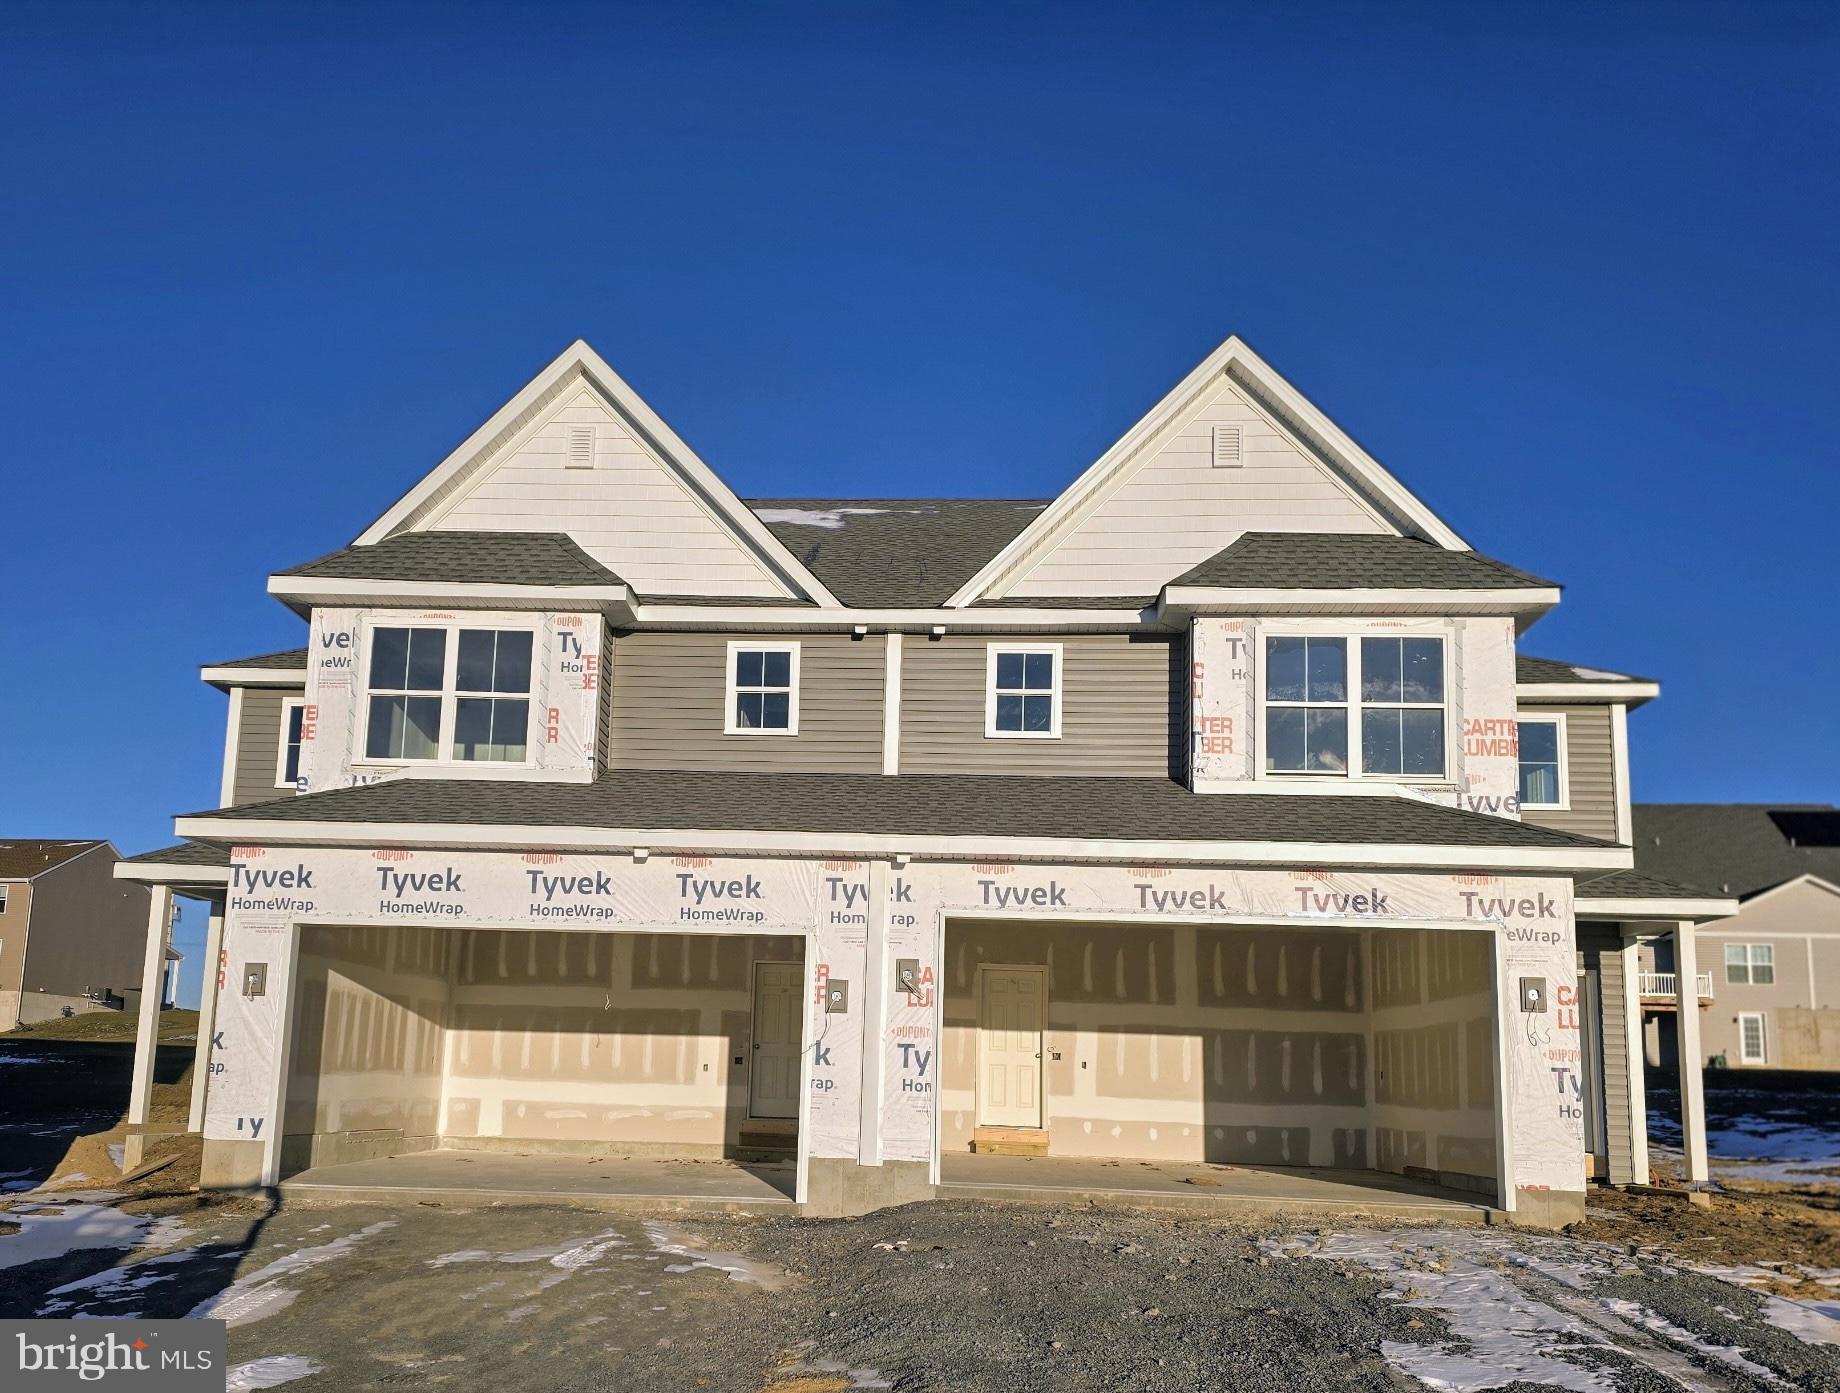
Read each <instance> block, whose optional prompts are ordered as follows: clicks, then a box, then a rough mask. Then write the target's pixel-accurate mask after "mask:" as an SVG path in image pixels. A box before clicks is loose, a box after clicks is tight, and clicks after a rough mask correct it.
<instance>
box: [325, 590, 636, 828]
mask: <svg viewBox="0 0 1840 1393" xmlns="http://www.w3.org/2000/svg"><path fill="white" fill-rule="evenodd" d="M377 626H391V627H402V628H418V627H419V628H456V629H460V628H464V629H495V630H506V629H524V630H529V631H531V633H532V635H533V641H532V644H531V673H530V693H529V696H530V734H529V745H528V749H529V752H530V761H529V764H528V766H523V765H512V764H505V763H485V762H481V763H479V764H478V765H476V766H474V767H476V768H477V769H478V770H479V773H480V775H481V776H482V777H494V778H519V777H523V778H546V779H555V778H558V777H565V778H578V779H580V780H582V781H586V780H587V779H590V778H592V777H593V773H594V750H595V744H596V739H597V733H598V727H599V720H600V691H599V688H600V678H601V670H600V669H601V649H602V633H603V628H604V626H603V624H602V621H601V617H600V615H598V614H564V613H545V614H533V613H529V612H520V611H513V610H505V611H497V612H474V611H470V610H469V611H468V612H467V613H465V614H458V613H454V612H452V611H447V610H400V609H316V610H314V611H313V624H312V628H311V630H310V632H309V634H308V641H307V691H306V709H305V710H304V711H303V712H302V716H301V730H300V790H301V792H303V793H317V792H318V791H320V790H321V789H327V788H348V787H350V786H351V785H353V784H368V783H376V782H378V781H379V780H381V779H389V778H395V777H397V776H398V775H400V774H401V773H402V772H403V771H404V769H405V768H406V767H407V766H404V765H401V764H389V763H377V762H373V761H368V760H366V759H365V758H364V723H365V696H366V692H367V689H368V678H367V675H366V674H367V671H368V668H367V664H368V663H369V659H370V654H369V642H370V632H371V630H372V628H374V627H377ZM431 695H432V693H431ZM506 695H519V694H516V693H508V694H506Z"/></svg>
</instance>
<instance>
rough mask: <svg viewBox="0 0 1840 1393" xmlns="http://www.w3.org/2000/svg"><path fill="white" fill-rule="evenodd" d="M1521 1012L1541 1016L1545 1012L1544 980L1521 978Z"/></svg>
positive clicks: (1540, 978)
mask: <svg viewBox="0 0 1840 1393" xmlns="http://www.w3.org/2000/svg"><path fill="white" fill-rule="evenodd" d="M1521 1010H1523V1011H1531V1012H1533V1013H1535V1014H1541V1015H1543V1014H1544V1013H1545V1011H1546V979H1545V978H1544V977H1523V978H1521Z"/></svg>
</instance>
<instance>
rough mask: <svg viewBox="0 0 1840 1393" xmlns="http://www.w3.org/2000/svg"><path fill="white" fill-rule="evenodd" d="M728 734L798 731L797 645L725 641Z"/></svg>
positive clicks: (725, 723)
mask: <svg viewBox="0 0 1840 1393" xmlns="http://www.w3.org/2000/svg"><path fill="white" fill-rule="evenodd" d="M722 729H723V731H724V733H725V734H728V735H797V734H798V733H799V646H798V644H796V643H731V644H729V645H728V714H727V717H726V719H725V721H724V723H723V727H722Z"/></svg>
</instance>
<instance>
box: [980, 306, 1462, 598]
mask: <svg viewBox="0 0 1840 1393" xmlns="http://www.w3.org/2000/svg"><path fill="white" fill-rule="evenodd" d="M1236 365H1237V366H1238V367H1239V368H1240V369H1241V371H1242V372H1243V373H1244V374H1245V375H1246V376H1247V377H1249V378H1251V379H1252V380H1253V381H1255V382H1256V383H1258V385H1259V387H1260V389H1261V390H1263V391H1265V392H1266V393H1268V394H1269V395H1270V396H1271V397H1272V398H1274V399H1275V400H1276V401H1278V402H1280V403H1281V404H1282V405H1283V406H1284V408H1285V409H1286V410H1287V411H1289V412H1291V413H1292V414H1293V415H1294V416H1296V417H1297V419H1298V420H1300V421H1302V422H1304V424H1306V425H1307V426H1309V428H1310V429H1311V430H1312V431H1314V432H1315V433H1316V434H1317V435H1318V436H1319V437H1321V439H1322V440H1323V441H1324V442H1325V443H1327V444H1328V445H1329V447H1330V448H1331V449H1332V450H1334V451H1335V453H1336V454H1337V455H1339V456H1340V457H1341V461H1342V463H1343V464H1344V465H1345V466H1346V467H1347V469H1348V471H1349V472H1350V473H1351V474H1353V475H1354V476H1355V477H1356V478H1357V479H1359V480H1360V481H1361V482H1362V483H1363V484H1365V485H1367V486H1368V487H1369V488H1371V489H1372V490H1373V492H1374V493H1375V494H1376V495H1377V496H1378V497H1380V498H1383V499H1385V500H1386V502H1387V504H1388V505H1389V506H1390V507H1391V508H1392V509H1393V510H1394V511H1395V512H1396V513H1398V514H1399V515H1400V516H1401V517H1404V518H1406V519H1408V520H1409V521H1411V522H1412V523H1414V524H1416V525H1417V527H1418V528H1419V529H1420V531H1422V532H1423V533H1424V535H1425V536H1426V537H1428V538H1430V539H1431V540H1432V541H1434V542H1436V543H1437V544H1438V545H1439V546H1441V547H1445V548H1447V549H1449V550H1451V551H1468V550H1469V549H1470V547H1469V543H1468V542H1465V541H1464V540H1463V539H1462V538H1461V537H1459V536H1458V535H1457V534H1456V533H1455V532H1454V531H1452V530H1451V528H1450V527H1449V526H1448V525H1447V524H1446V523H1445V522H1444V520H1443V519H1442V518H1440V517H1438V516H1437V514H1436V513H1434V512H1432V511H1431V509H1430V508H1428V507H1426V506H1425V504H1424V503H1423V502H1422V501H1421V500H1420V499H1418V498H1417V497H1416V496H1415V495H1414V494H1413V493H1412V492H1411V491H1410V490H1409V489H1407V488H1406V487H1405V485H1403V484H1401V483H1400V482H1399V480H1397V479H1395V478H1394V477H1393V476H1392V475H1391V474H1390V473H1388V472H1387V470H1386V469H1385V468H1384V467H1383V466H1382V465H1381V464H1380V462H1379V461H1378V460H1376V459H1374V458H1373V456H1371V455H1369V454H1368V453H1367V451H1365V450H1363V449H1362V448H1361V447H1360V446H1359V445H1357V444H1355V442H1354V441H1353V440H1352V439H1350V438H1349V436H1348V435H1347V433H1346V432H1344V431H1343V430H1342V429H1341V428H1340V427H1339V426H1337V425H1336V424H1335V423H1334V422H1333V421H1331V420H1330V419H1329V418H1328V417H1327V416H1325V415H1323V413H1322V412H1321V411H1319V410H1318V409H1317V408H1316V407H1315V406H1314V405H1313V404H1312V403H1311V402H1310V401H1309V400H1308V399H1307V398H1306V397H1305V396H1304V395H1303V394H1302V393H1301V392H1299V391H1298V390H1297V389H1296V388H1295V387H1293V386H1291V384H1290V383H1288V382H1286V381H1285V380H1284V379H1283V378H1282V377H1280V376H1279V375H1278V373H1277V372H1276V371H1275V370H1274V369H1273V368H1272V366H1271V365H1270V364H1269V363H1267V362H1266V361H1265V360H1264V359H1263V358H1261V357H1259V355H1258V354H1256V353H1254V352H1253V351H1252V350H1251V349H1250V348H1249V347H1247V346H1246V344H1245V343H1244V342H1243V341H1242V340H1241V339H1240V337H1239V335H1237V334H1234V335H1231V336H1229V337H1228V339H1227V341H1226V342H1225V343H1223V344H1221V345H1220V347H1218V348H1216V349H1215V350H1214V351H1213V352H1212V353H1210V354H1208V356H1207V357H1206V358H1204V359H1202V360H1201V362H1200V364H1199V365H1198V366H1197V367H1196V368H1195V370H1194V371H1193V372H1191V373H1189V374H1188V376H1186V377H1184V378H1183V379H1182V380H1181V381H1180V382H1178V383H1177V384H1176V385H1175V386H1174V387H1173V388H1171V389H1170V390H1169V391H1168V392H1166V393H1165V394H1164V395H1163V398H1162V399H1161V400H1160V401H1158V402H1157V403H1156V405H1155V406H1153V407H1151V408H1150V410H1149V411H1147V412H1145V413H1144V415H1143V416H1142V417H1140V418H1139V419H1138V421H1137V423H1136V424H1135V425H1133V426H1132V427H1131V429H1130V430H1128V431H1126V432H1125V433H1124V434H1123V435H1122V436H1120V437H1119V438H1118V440H1117V441H1116V442H1115V443H1114V444H1113V445H1112V447H1111V448H1110V449H1108V450H1107V451H1106V452H1105V453H1104V454H1103V455H1101V456H1099V458H1098V459H1097V460H1096V461H1095V462H1094V463H1093V464H1092V465H1091V466H1090V467H1089V468H1088V469H1087V470H1086V471H1085V472H1084V473H1082V474H1081V475H1080V477H1079V478H1077V479H1075V480H1074V481H1073V482H1072V483H1071V484H1069V485H1068V486H1067V487H1066V488H1065V489H1064V490H1062V492H1061V494H1060V496H1059V497H1058V498H1056V499H1055V500H1054V502H1052V503H1050V504H1049V505H1048V506H1047V507H1046V508H1044V509H1042V511H1041V512H1040V513H1039V514H1038V515H1037V516H1036V517H1035V519H1034V521H1032V522H1030V523H1029V525H1028V526H1027V527H1025V528H1023V529H1022V531H1021V532H1020V533H1018V534H1017V535H1016V536H1015V537H1014V538H1012V539H1011V541H1010V543H1009V545H1008V546H1006V547H1004V548H1003V550H1001V551H999V552H998V553H997V554H996V555H995V556H993V557H991V559H990V560H989V561H987V562H986V563H985V564H984V565H983V567H982V568H980V569H979V571H978V573H977V574H976V575H974V576H972V577H971V579H970V580H968V581H966V582H965V583H964V584H963V585H962V586H960V587H959V588H958V590H957V591H956V592H955V593H954V594H953V596H952V597H951V598H950V599H949V600H947V601H946V606H947V608H951V609H957V608H962V607H963V606H966V605H969V604H972V603H973V602H974V601H976V600H979V599H981V598H983V597H984V596H985V595H986V594H987V593H988V592H989V591H990V590H991V588H992V587H993V586H994V585H996V583H997V582H998V581H999V580H1000V579H1002V577H1003V576H1004V575H1005V574H1006V573H1007V572H1008V571H1009V570H1010V568H1011V567H1012V566H1013V565H1014V563H1015V562H1016V561H1018V560H1019V559H1020V558H1021V557H1023V556H1024V555H1026V554H1027V553H1028V552H1029V551H1031V550H1033V549H1034V547H1035V546H1036V544H1037V543H1039V542H1040V541H1042V540H1043V539H1044V538H1045V537H1047V536H1049V535H1050V534H1051V533H1054V532H1056V531H1058V530H1059V529H1060V528H1061V527H1062V526H1063V525H1064V524H1065V523H1067V522H1068V521H1069V520H1070V519H1071V518H1073V517H1075V516H1077V515H1078V514H1079V513H1080V512H1081V510H1082V509H1084V508H1085V507H1086V506H1087V505H1088V504H1089V503H1090V502H1091V500H1092V498H1093V495H1095V494H1096V493H1098V492H1099V491H1100V490H1102V489H1103V488H1105V487H1106V486H1107V485H1108V484H1109V483H1110V482H1111V479H1112V476H1113V475H1114V474H1115V473H1116V472H1117V471H1118V470H1119V469H1120V468H1121V467H1122V466H1124V465H1126V464H1127V463H1129V461H1130V460H1131V459H1132V458H1133V457H1134V456H1135V455H1136V454H1137V452H1138V451H1139V449H1141V448H1142V446H1143V445H1144V443H1145V442H1146V441H1147V440H1149V438H1150V437H1151V436H1152V435H1154V434H1155V433H1156V432H1157V431H1159V430H1161V429H1162V427H1163V425H1164V423H1165V422H1166V421H1168V420H1169V418H1170V417H1172V416H1173V415H1174V414H1175V413H1176V412H1178V411H1180V410H1181V409H1182V408H1183V406H1184V405H1185V404H1186V403H1187V402H1188V401H1189V400H1190V399H1192V398H1193V397H1194V396H1195V394H1196V393H1198V392H1199V391H1200V390H1201V389H1202V388H1203V387H1204V386H1206V385H1207V384H1208V382H1209V381H1211V380H1212V379H1214V378H1218V377H1224V376H1225V375H1226V373H1227V370H1228V369H1229V368H1231V367H1234V366H1236Z"/></svg>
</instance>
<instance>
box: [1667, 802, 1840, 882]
mask: <svg viewBox="0 0 1840 1393" xmlns="http://www.w3.org/2000/svg"><path fill="white" fill-rule="evenodd" d="M1633 811H1634V814H1635V839H1634V840H1635V856H1636V869H1637V870H1639V871H1645V872H1648V873H1651V874H1655V875H1663V876H1667V877H1669V878H1672V879H1681V880H1687V881H1690V882H1694V883H1697V884H1700V885H1704V886H1706V887H1707V888H1708V889H1710V890H1713V891H1715V892H1717V893H1720V894H1726V895H1735V896H1737V897H1739V898H1740V899H1742V898H1745V897H1748V896H1750V895H1755V894H1757V893H1758V892H1759V891H1762V890H1768V889H1770V888H1771V887H1772V886H1777V885H1781V884H1782V883H1783V882H1784V881H1786V880H1794V879H1796V878H1797V877H1798V876H1804V875H1817V876H1819V877H1821V879H1823V880H1826V881H1830V882H1832V883H1833V884H1835V885H1840V808H1835V807H1834V806H1833V805H1831V804H1827V803H1637V804H1636V805H1635V808H1634V809H1633Z"/></svg>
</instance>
